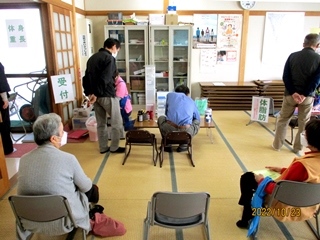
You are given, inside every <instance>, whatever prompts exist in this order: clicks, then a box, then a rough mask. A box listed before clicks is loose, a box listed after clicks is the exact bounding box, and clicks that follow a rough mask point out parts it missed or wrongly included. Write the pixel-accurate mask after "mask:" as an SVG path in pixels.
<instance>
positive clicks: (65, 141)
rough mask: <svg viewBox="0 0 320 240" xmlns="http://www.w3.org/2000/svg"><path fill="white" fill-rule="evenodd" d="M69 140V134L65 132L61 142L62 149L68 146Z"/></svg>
mask: <svg viewBox="0 0 320 240" xmlns="http://www.w3.org/2000/svg"><path fill="white" fill-rule="evenodd" d="M67 139H68V133H67V132H65V131H63V135H62V137H61V140H60V147H62V146H63V145H66V144H67Z"/></svg>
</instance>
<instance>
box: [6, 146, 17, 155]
mask: <svg viewBox="0 0 320 240" xmlns="http://www.w3.org/2000/svg"><path fill="white" fill-rule="evenodd" d="M16 151H17V149H16V148H13V149H12V152H9V153H4V155H9V154H11V153H14V152H16Z"/></svg>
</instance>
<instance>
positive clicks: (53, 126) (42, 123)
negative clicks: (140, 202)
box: [33, 113, 61, 146]
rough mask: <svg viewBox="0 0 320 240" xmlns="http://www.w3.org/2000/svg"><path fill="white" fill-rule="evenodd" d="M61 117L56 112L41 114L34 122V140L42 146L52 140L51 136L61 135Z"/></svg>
mask: <svg viewBox="0 0 320 240" xmlns="http://www.w3.org/2000/svg"><path fill="white" fill-rule="evenodd" d="M60 123H61V117H60V116H59V115H58V114H56V113H48V114H44V115H41V116H39V117H38V118H37V120H36V121H35V122H34V124H33V135H34V141H35V142H36V143H37V144H38V145H39V146H40V145H43V144H45V143H48V142H50V138H51V136H59V127H60Z"/></svg>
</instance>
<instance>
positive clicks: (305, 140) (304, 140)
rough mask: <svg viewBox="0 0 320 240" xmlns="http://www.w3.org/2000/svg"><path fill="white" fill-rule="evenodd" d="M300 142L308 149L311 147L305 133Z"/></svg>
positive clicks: (302, 134)
mask: <svg viewBox="0 0 320 240" xmlns="http://www.w3.org/2000/svg"><path fill="white" fill-rule="evenodd" d="M300 142H301V145H302V146H304V147H308V146H309V144H308V141H307V139H306V134H305V132H302V133H300Z"/></svg>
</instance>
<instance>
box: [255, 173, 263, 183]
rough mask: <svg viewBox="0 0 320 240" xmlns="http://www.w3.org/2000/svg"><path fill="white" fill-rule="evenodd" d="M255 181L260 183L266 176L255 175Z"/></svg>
mask: <svg viewBox="0 0 320 240" xmlns="http://www.w3.org/2000/svg"><path fill="white" fill-rule="evenodd" d="M254 179H255V180H256V182H257V183H258V182H260V181H261V180H262V179H264V176H263V175H262V174H255V175H254Z"/></svg>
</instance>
